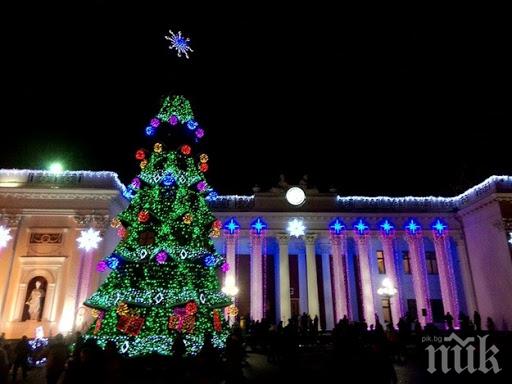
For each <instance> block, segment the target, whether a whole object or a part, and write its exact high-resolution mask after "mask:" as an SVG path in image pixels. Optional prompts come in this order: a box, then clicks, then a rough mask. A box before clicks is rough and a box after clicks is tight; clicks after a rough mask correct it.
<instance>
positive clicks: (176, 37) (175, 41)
mask: <svg viewBox="0 0 512 384" xmlns="http://www.w3.org/2000/svg"><path fill="white" fill-rule="evenodd" d="M169 33H170V34H171V35H170V36H165V39H166V40H169V41H170V42H171V45H169V49H171V50H172V49H175V50H176V51H177V52H178V57H181V54H182V53H183V54H184V55H185V57H186V58H187V59H188V52H194V51H193V50H192V48H190V47H189V45H188V42H189V41H190V39H189V38H188V37H183V36H181V31H178V33H177V34H175V33H174V32H173V31H171V30H170V29H169Z"/></svg>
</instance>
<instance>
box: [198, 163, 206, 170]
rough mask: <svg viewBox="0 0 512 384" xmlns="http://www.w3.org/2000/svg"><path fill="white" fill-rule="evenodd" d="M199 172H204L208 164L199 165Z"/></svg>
mask: <svg viewBox="0 0 512 384" xmlns="http://www.w3.org/2000/svg"><path fill="white" fill-rule="evenodd" d="M199 170H200V171H201V172H206V171H207V170H208V164H207V163H201V165H200V166H199Z"/></svg>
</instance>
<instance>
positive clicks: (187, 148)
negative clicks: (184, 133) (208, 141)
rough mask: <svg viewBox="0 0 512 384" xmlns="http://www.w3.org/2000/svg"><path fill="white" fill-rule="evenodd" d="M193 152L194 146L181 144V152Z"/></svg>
mask: <svg viewBox="0 0 512 384" xmlns="http://www.w3.org/2000/svg"><path fill="white" fill-rule="evenodd" d="M191 152H192V148H190V145H186V144H185V145H182V146H181V153H183V154H184V155H190V153H191Z"/></svg>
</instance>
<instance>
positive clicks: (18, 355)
mask: <svg viewBox="0 0 512 384" xmlns="http://www.w3.org/2000/svg"><path fill="white" fill-rule="evenodd" d="M14 353H15V358H14V367H13V368H12V381H16V376H17V374H18V368H21V373H22V376H23V380H26V379H27V369H28V355H29V353H30V346H29V345H28V339H27V336H25V335H23V337H22V338H21V340H20V341H18V344H16V348H15V350H14Z"/></svg>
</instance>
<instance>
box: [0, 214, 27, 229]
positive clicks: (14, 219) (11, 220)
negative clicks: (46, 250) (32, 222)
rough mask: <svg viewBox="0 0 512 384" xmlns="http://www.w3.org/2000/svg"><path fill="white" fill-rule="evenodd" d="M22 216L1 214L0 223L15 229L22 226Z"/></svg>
mask: <svg viewBox="0 0 512 384" xmlns="http://www.w3.org/2000/svg"><path fill="white" fill-rule="evenodd" d="M21 218H22V215H20V214H1V215H0V223H4V224H6V225H7V226H8V227H12V228H15V227H17V226H18V225H19V224H20V221H21Z"/></svg>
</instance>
